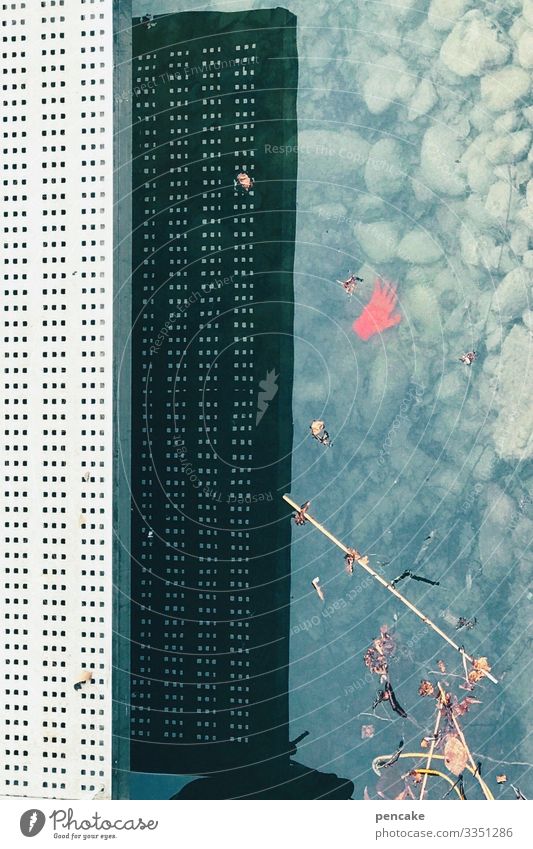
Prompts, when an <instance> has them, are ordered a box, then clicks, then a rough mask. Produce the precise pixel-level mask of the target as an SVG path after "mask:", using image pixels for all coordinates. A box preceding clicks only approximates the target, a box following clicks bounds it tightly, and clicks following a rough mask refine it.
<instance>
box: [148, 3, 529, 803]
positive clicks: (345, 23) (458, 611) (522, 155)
mask: <svg viewBox="0 0 533 849" xmlns="http://www.w3.org/2000/svg"><path fill="white" fill-rule="evenodd" d="M269 5H275V4H267V3H230V2H224V3H206V4H205V5H200V4H198V3H188V2H183V3H181V4H179V5H177V4H176V3H174V2H173V0H165V2H163V0H153V2H141V0H137V2H135V3H134V9H133V12H134V14H136V15H138V14H144V13H146V12H153V13H156V14H160V13H164V12H170V11H178V10H183V11H185V10H191V9H217V10H227V11H231V10H235V9H243V8H259V7H265V6H269ZM285 5H286V6H287V8H289V9H290V10H291V11H293V12H295V13H296V14H297V15H298V21H299V32H298V45H299V48H298V53H299V63H300V85H299V95H298V98H299V99H298V104H299V105H298V119H299V186H298V217H297V244H296V261H295V299H296V312H295V364H296V365H295V382H294V401H293V419H294V426H295V434H296V436H295V444H294V453H293V481H292V486H291V492H292V494H293V496H294V498H295V499H296V500H297V501H299V502H303V501H304V500H305V499H311V502H312V505H311V511H312V512H313V514H314V515H315V516H316V517H317V518H318V519H319V521H321V522H322V523H323V524H324V525H326V526H327V527H328V528H329V529H330V530H331V531H332V532H333V533H334V534H336V535H337V536H338V537H340V538H341V539H342V540H343V541H344V542H346V543H348V544H351V545H354V546H356V547H357V548H358V549H359V550H361V551H364V552H369V553H370V555H371V556H370V561H371V563H372V564H374V565H376V564H377V563H378V562H381V563H384V562H385V561H390V562H389V563H388V565H383V566H377V568H379V569H381V571H382V572H383V574H384V575H385V576H386V577H388V578H393V577H395V576H397V575H399V574H400V573H401V572H402V571H403V570H404V569H408V568H413V563H414V561H415V559H416V557H417V555H418V552H419V550H420V548H421V546H422V543H423V541H424V539H425V538H426V537H427V536H428V535H429V534H430V532H431V531H435V535H434V538H433V540H432V542H431V545H430V546H429V547H428V549H427V551H426V556H425V557H424V558H423V559H421V560H419V562H418V563H417V566H416V567H415V571H416V572H417V573H418V574H422V575H424V576H426V577H428V578H430V579H432V580H439V581H440V586H439V587H431V586H428V585H426V584H422V583H415V582H413V581H409V580H405V581H404V582H402V583H401V584H400V587H399V589H401V590H402V591H403V592H404V593H405V594H406V595H407V596H408V597H409V598H410V599H412V600H413V601H414V602H415V603H416V604H418V605H419V606H420V607H421V608H422V609H423V610H424V611H425V612H426V613H427V614H428V615H429V616H430V617H432V618H433V619H434V620H435V621H436V622H437V623H438V624H439V625H440V626H441V627H442V628H443V629H444V630H446V632H447V633H449V634H450V635H451V636H452V637H455V636H456V635H455V633H454V620H455V619H456V618H457V617H459V616H467V617H474V616H475V617H477V625H476V627H475V629H473V630H472V631H467V632H464V631H460V632H458V634H457V637H458V639H459V640H464V641H465V646H466V648H467V650H468V651H470V652H471V653H472V654H473V655H475V656H487V657H488V658H489V661H490V662H491V664H492V666H493V671H494V673H495V674H496V676H497V677H498V678H499V679H500V683H499V684H498V685H494V684H491V683H490V682H488V681H487V682H485V683H483V684H482V685H480V686H479V687H477V688H476V691H475V693H474V694H473V695H475V696H476V697H477V698H479V699H480V700H481V702H482V703H481V704H478V705H474V706H473V707H472V709H471V710H470V712H469V714H468V715H467V716H465V717H464V718H463V725H464V728H465V733H466V736H467V739H468V741H469V743H470V746H471V748H472V750H473V752H474V753H475V755H477V756H479V758H480V759H482V761H483V774H484V776H485V778H486V779H487V781H488V782H489V784H490V786H491V788H492V789H493V791H494V792H495V795H496V796H497V797H501V798H512V791H511V790H510V788H509V784H508V783H507V784H504V785H501V786H499V785H497V784H496V782H495V776H496V774H498V773H506V774H507V776H508V778H509V781H512V782H513V784H515V785H519V786H520V787H521V788H522V790H523V791H524V793H525V795H526V796H529V797H530V796H531V794H533V781H532V776H531V768H530V764H531V763H532V762H533V744H532V742H531V737H530V736H529V737H528V727H529V726H530V725H531V701H530V696H531V686H530V684H529V678H528V674H530V673H528V665H529V664H530V657H531V652H530V639H531V638H530V636H529V634H530V625H531V613H530V611H531V592H530V590H529V585H530V579H531V563H532V555H531V552H530V548H529V546H530V543H531V538H532V529H533V502H532V499H533V469H532V466H531V457H532V455H533V436H532V432H533V405H532V404H531V400H530V396H531V392H530V386H531V383H532V381H531V377H532V372H533V366H532V356H533V346H532V336H531V330H533V313H532V312H531V309H532V306H531V291H532V289H531V269H532V267H533V243H532V238H531V233H532V230H531V226H532V224H533V192H532V189H533V183H532V182H531V179H530V178H531V174H530V163H531V154H530V151H531V125H532V123H533V106H531V103H532V101H531V96H530V90H531V89H530V86H531V68H532V67H533V4H532V3H531V2H526V3H525V4H524V8H523V9H522V3H521V2H513V0H511V2H504V3H500V4H498V5H494V4H491V3H484V2H477V3H469V2H468V1H467V0H440V2H438V0H433V2H432V3H431V4H430V3H428V2H426V0H418V2H415V0H401V2H396V3H378V2H340V3H337V2H334V0H328V2H315V0H312V2H311V1H310V0H307V2H304V1H302V2H291V3H288V4H285ZM261 156H278V157H280V159H281V157H282V156H283V153H280V152H278V153H275V152H273V151H266V150H265V151H258V152H257V159H256V162H258V163H260V158H261ZM257 167H259V166H257ZM348 271H353V272H354V273H355V274H357V275H359V276H360V277H362V278H364V283H363V284H361V286H360V287H359V289H358V290H357V292H356V294H355V295H354V296H353V298H349V297H347V295H346V294H345V293H344V292H343V290H342V289H341V287H340V286H338V285H336V283H335V281H336V280H337V279H341V278H343V277H344V276H346V275H347V273H348ZM378 275H379V276H383V277H385V278H388V279H390V280H393V281H395V282H396V283H397V285H398V305H399V309H400V312H401V314H402V321H401V323H400V325H399V326H398V327H396V328H392V329H390V330H387V331H386V332H385V333H383V334H382V335H377V336H374V337H373V338H372V339H370V340H369V341H367V342H363V341H361V340H360V339H359V338H358V337H357V336H356V335H355V334H354V333H353V332H352V330H351V325H352V322H353V320H354V319H355V318H356V317H357V316H358V315H359V314H360V313H361V311H362V308H363V306H364V305H365V304H366V303H367V301H368V300H369V299H370V295H371V292H372V289H373V281H374V277H375V276H378ZM472 349H475V350H476V351H477V352H478V359H477V360H476V362H474V364H473V365H472V366H471V367H470V368H468V367H466V366H463V365H461V364H460V363H459V362H458V358H459V356H460V355H461V354H462V353H463V352H465V351H469V350H472ZM282 380H283V374H281V376H280V382H281V381H282ZM314 418H320V419H324V420H325V422H326V426H327V429H328V431H329V432H330V435H331V437H332V440H333V446H332V447H331V448H324V447H323V446H321V445H319V444H318V443H317V442H315V441H313V440H311V439H310V437H309V423H310V421H311V420H312V419H314ZM293 539H294V543H293V552H292V611H291V622H292V628H291V673H290V674H291V694H290V712H291V730H292V737H296V736H297V735H298V734H299V733H301V732H302V731H304V730H308V731H309V736H308V737H306V738H305V740H304V741H303V742H302V743H301V744H300V746H299V749H298V759H299V760H300V761H301V762H302V763H304V764H306V765H308V766H311V767H314V768H317V769H320V770H322V771H326V772H327V771H332V772H336V773H337V774H338V775H340V776H343V777H346V778H350V779H352V780H353V781H354V783H355V788H356V790H355V798H362V795H363V790H364V787H365V786H368V788H369V792H370V793H371V794H374V793H375V787H376V781H377V778H376V776H375V775H374V774H373V773H372V771H371V766H370V765H371V761H372V758H374V757H375V756H377V755H378V754H382V753H387V752H392V751H393V750H394V749H395V748H396V746H397V744H398V742H399V739H400V738H401V737H404V738H405V740H406V746H405V749H406V750H410V751H413V750H418V748H419V743H420V740H421V738H422V736H424V734H425V733H429V732H430V730H431V727H432V724H433V719H434V717H433V702H432V700H430V699H422V698H420V697H419V696H418V694H417V690H418V685H419V682H420V680H421V678H426V677H430V678H431V679H432V680H435V679H436V676H435V675H430V674H429V670H432V669H436V665H435V664H436V662H437V660H439V659H442V660H444V661H445V663H446V665H447V667H448V671H449V672H451V673H460V672H461V663H460V658H459V657H458V655H456V654H455V653H454V652H453V651H452V650H451V649H449V648H448V647H446V646H445V644H443V642H442V641H441V640H440V639H439V638H438V637H436V636H435V635H434V634H432V633H431V632H430V631H429V630H428V629H427V627H426V626H424V625H423V624H422V623H421V622H420V621H419V620H417V619H416V617H414V616H413V615H412V614H411V613H410V612H408V611H406V610H405V609H404V608H403V607H402V606H401V605H400V603H399V602H397V601H395V600H394V599H393V598H391V597H389V596H388V594H387V593H386V591H385V590H383V589H382V588H380V587H379V586H377V585H374V584H372V583H371V582H370V580H367V579H366V577H365V575H364V574H363V573H362V572H361V574H359V573H358V572H357V570H356V571H355V573H354V575H352V576H348V575H347V574H346V573H345V571H344V567H343V562H342V554H341V553H340V552H339V551H338V550H336V549H335V548H334V547H332V545H331V544H330V543H329V542H328V541H327V540H326V539H324V538H323V537H321V536H320V535H319V534H318V532H317V531H315V530H313V529H312V528H311V527H310V526H309V525H307V526H305V527H303V528H297V527H294V537H293ZM316 576H319V577H320V581H321V584H322V586H323V587H324V591H325V602H324V604H322V603H321V602H320V599H319V598H318V596H317V594H316V593H315V591H314V590H313V588H312V587H311V583H310V582H311V580H312V579H313V578H315V577H316ZM384 623H387V624H388V625H389V627H392V626H393V625H394V628H395V634H396V639H397V643H398V649H397V654H396V656H397V657H398V661H397V662H396V663H393V664H392V667H391V678H392V680H393V684H394V686H395V690H396V691H397V695H398V698H399V701H400V703H401V704H402V705H403V706H404V707H405V709H406V710H407V711H408V713H409V714H410V716H411V717H412V719H414V721H415V723H416V724H417V725H418V727H416V726H415V725H414V724H413V723H412V722H410V721H407V722H402V720H401V719H400V718H398V717H395V716H394V714H392V713H391V712H388V711H387V710H385V708H383V706H382V707H381V708H380V709H379V710H378V713H379V715H380V716H382V717H383V718H384V719H386V720H387V721H382V720H378V719H375V720H372V718H370V717H368V716H361V715H360V714H362V713H365V712H368V711H369V710H370V705H371V703H372V700H373V697H374V694H375V690H376V688H377V686H378V681H377V679H376V676H373V679H372V678H371V676H369V675H368V674H365V673H366V668H365V666H364V664H363V655H364V652H365V650H366V648H367V647H368V645H369V643H370V641H371V640H372V638H373V637H375V636H377V635H378V633H379V627H380V625H382V624H384ZM441 677H442V680H447V681H449V683H450V686H451V687H452V688H453V682H454V681H455V682H458V680H459V679H455V678H452V677H446V676H441ZM454 691H455V692H456V693H457V694H458V695H459V696H460V697H462V696H463V695H465V694H464V692H463V691H461V690H459V689H457V686H455V688H454ZM390 719H393V720H394V722H392V721H388V720H390ZM368 723H373V725H374V726H375V735H374V737H373V738H371V739H365V740H362V739H361V726H362V725H363V724H368ZM404 763H405V762H404ZM409 766H411V764H409ZM407 768H408V767H407V766H406V771H407ZM471 784H472V783H471ZM443 792H444V791H441V788H440V786H438V787H437V786H435V789H434V790H433V791H432V795H433V797H434V798H438V797H439V796H440V795H442V794H443ZM162 795H165V793H164V792H163V794H162ZM471 795H472V798H474V797H476V790H475V789H474V788H473V787H472V790H471Z"/></svg>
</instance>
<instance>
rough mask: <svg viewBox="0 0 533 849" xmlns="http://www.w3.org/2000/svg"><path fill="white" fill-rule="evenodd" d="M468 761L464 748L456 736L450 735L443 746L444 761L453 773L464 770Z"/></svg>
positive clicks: (459, 772)
mask: <svg viewBox="0 0 533 849" xmlns="http://www.w3.org/2000/svg"><path fill="white" fill-rule="evenodd" d="M467 761H468V755H467V753H466V749H465V747H464V746H463V744H462V743H461V741H460V740H459V738H458V737H453V736H452V735H450V736H449V737H448V738H447V739H446V745H445V746H444V763H445V764H446V766H447V767H448V769H449V770H450V772H453V774H454V775H461V773H463V772H464V770H465V767H466V764H467Z"/></svg>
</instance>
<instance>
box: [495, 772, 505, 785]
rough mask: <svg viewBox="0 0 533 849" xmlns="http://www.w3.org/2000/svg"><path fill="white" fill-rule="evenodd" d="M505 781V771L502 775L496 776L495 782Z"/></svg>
mask: <svg viewBox="0 0 533 849" xmlns="http://www.w3.org/2000/svg"><path fill="white" fill-rule="evenodd" d="M506 781H507V776H506V775H505V773H502V775H497V776H496V784H505V782H506Z"/></svg>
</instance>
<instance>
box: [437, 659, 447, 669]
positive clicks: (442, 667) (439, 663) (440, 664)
mask: <svg viewBox="0 0 533 849" xmlns="http://www.w3.org/2000/svg"><path fill="white" fill-rule="evenodd" d="M437 666H438V667H439V669H440V671H441V672H446V664H445V663H444V661H443V660H438V661H437Z"/></svg>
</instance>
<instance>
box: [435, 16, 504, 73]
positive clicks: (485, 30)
mask: <svg viewBox="0 0 533 849" xmlns="http://www.w3.org/2000/svg"><path fill="white" fill-rule="evenodd" d="M509 52H510V48H509V45H508V44H507V43H506V42H505V41H504V40H503V38H502V36H501V34H500V33H499V32H498V29H497V28H496V27H495V26H494V24H493V23H491V21H490V20H489V19H488V18H487V17H486V16H485V15H484V14H483V12H481V11H480V10H479V9H473V10H472V11H471V12H467V13H466V15H464V16H463V18H461V20H460V21H458V23H456V24H455V26H454V28H453V30H452V31H451V33H450V35H449V36H448V38H447V39H446V41H445V42H444V44H443V45H442V47H441V51H440V58H441V59H442V61H443V62H444V64H445V65H446V67H448V68H449V69H450V70H451V71H453V72H454V73H455V74H458V75H459V76H460V77H469V76H471V75H472V74H474V75H476V76H480V75H481V74H482V73H483V72H484V71H486V70H488V69H489V68H494V67H496V66H498V65H503V63H504V62H505V61H506V60H507V58H508V57H509Z"/></svg>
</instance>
